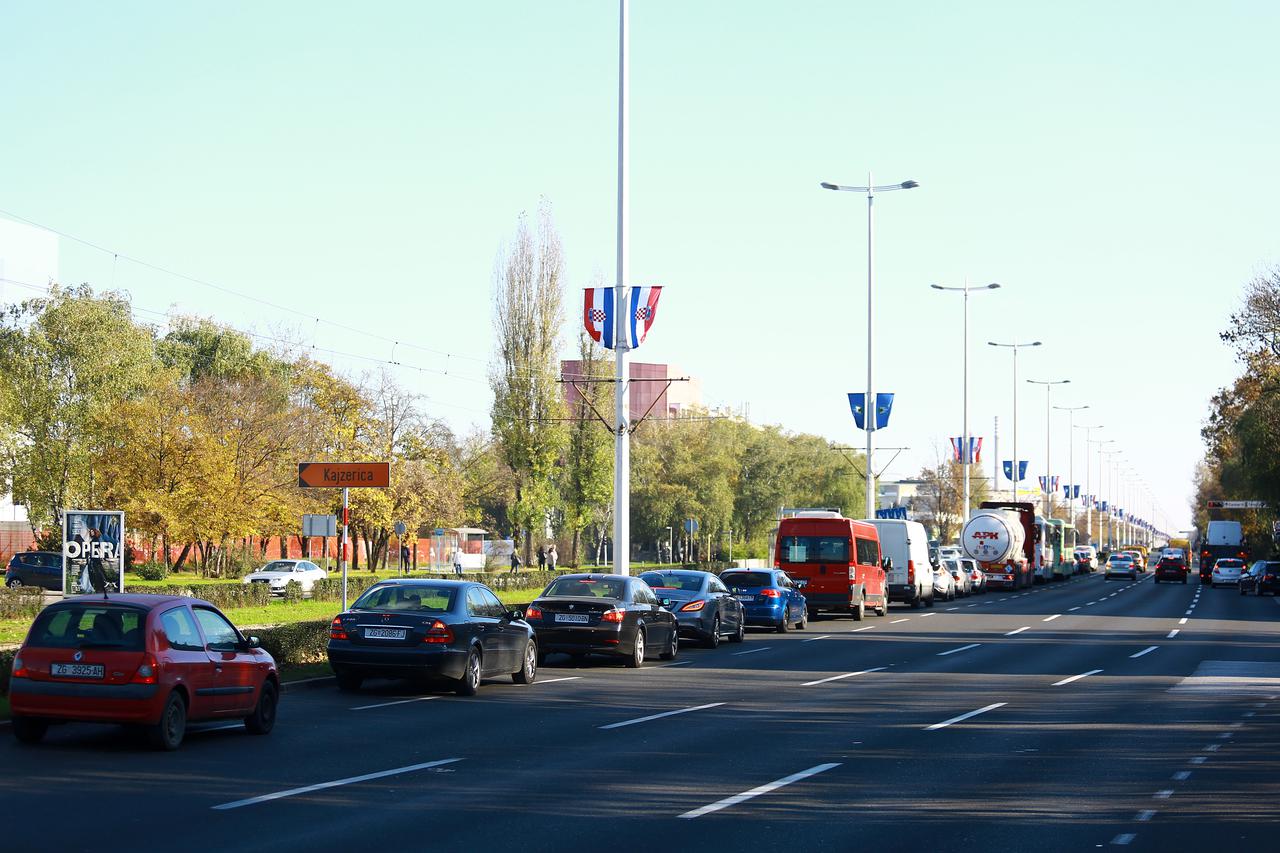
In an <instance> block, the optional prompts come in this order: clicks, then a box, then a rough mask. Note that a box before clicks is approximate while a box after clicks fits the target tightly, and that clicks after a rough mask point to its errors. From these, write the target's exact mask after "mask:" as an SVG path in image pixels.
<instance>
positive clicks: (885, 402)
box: [876, 393, 893, 429]
mask: <svg viewBox="0 0 1280 853" xmlns="http://www.w3.org/2000/svg"><path fill="white" fill-rule="evenodd" d="M892 410H893V395H892V394H883V393H877V394H876V429H884V428H885V427H887V426H888V425H889V412H891V411H892Z"/></svg>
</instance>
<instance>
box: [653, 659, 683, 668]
mask: <svg viewBox="0 0 1280 853" xmlns="http://www.w3.org/2000/svg"><path fill="white" fill-rule="evenodd" d="M691 663H693V661H691V660H678V661H676V662H675V663H660V664H658V665H657V666H655V667H650V668H651V669H663V668H664V667H668V666H688V665H689V664H691Z"/></svg>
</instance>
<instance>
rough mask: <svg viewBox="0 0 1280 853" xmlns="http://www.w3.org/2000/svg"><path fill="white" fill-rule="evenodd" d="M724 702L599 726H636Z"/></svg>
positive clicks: (718, 705) (705, 708)
mask: <svg viewBox="0 0 1280 853" xmlns="http://www.w3.org/2000/svg"><path fill="white" fill-rule="evenodd" d="M723 704H724V703H723V702H709V703H708V704H706V705H694V706H693V707H692V708H679V709H677V710H675V711H663V712H662V713H661V714H650V715H649V716H647V717H636V718H635V719H634V720H623V721H622V722H620V723H609V725H607V726H598V728H600V729H603V730H608V729H620V728H622V727H624V726H634V725H637V724H639V723H647V722H650V721H652V720H661V719H663V718H664V717H674V716H676V715H677V714H691V713H693V712H694V711H705V710H707V709H708V708H719V707H720V706H721V705H723Z"/></svg>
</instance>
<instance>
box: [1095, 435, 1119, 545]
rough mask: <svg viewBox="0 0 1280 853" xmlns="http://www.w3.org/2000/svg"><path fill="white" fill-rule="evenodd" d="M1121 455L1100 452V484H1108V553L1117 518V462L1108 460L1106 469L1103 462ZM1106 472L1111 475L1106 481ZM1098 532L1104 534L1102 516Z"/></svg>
mask: <svg viewBox="0 0 1280 853" xmlns="http://www.w3.org/2000/svg"><path fill="white" fill-rule="evenodd" d="M1119 453H1120V451H1119V450H1100V451H1098V482H1100V483H1105V484H1106V486H1105V488H1104V489H1103V492H1105V493H1106V495H1107V550H1108V551H1110V550H1111V545H1112V542H1111V531H1112V529H1113V528H1112V523H1111V522H1112V519H1114V518H1115V516H1116V497H1115V494H1114V493H1115V485H1116V477H1115V470H1114V468H1115V462H1114V461H1113V460H1110V459H1108V460H1107V462H1108V463H1110V464H1109V465H1107V466H1105V467H1104V466H1103V464H1102V462H1103V457H1104V456H1116V455H1118V454H1119ZM1104 471H1105V472H1107V473H1108V474H1109V476H1107V477H1106V479H1105V480H1104V479H1103V472H1104ZM1098 532H1099V533H1101V532H1102V516H1098Z"/></svg>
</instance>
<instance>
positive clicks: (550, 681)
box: [533, 660, 693, 684]
mask: <svg viewBox="0 0 1280 853" xmlns="http://www.w3.org/2000/svg"><path fill="white" fill-rule="evenodd" d="M684 663H693V661H691V660H687V661H684ZM580 678H582V676H581V675H566V676H565V677H564V678H541V679H538V680H537V681H535V682H533V683H534V684H555V683H556V682H557V681H577V680H578V679H580Z"/></svg>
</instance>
